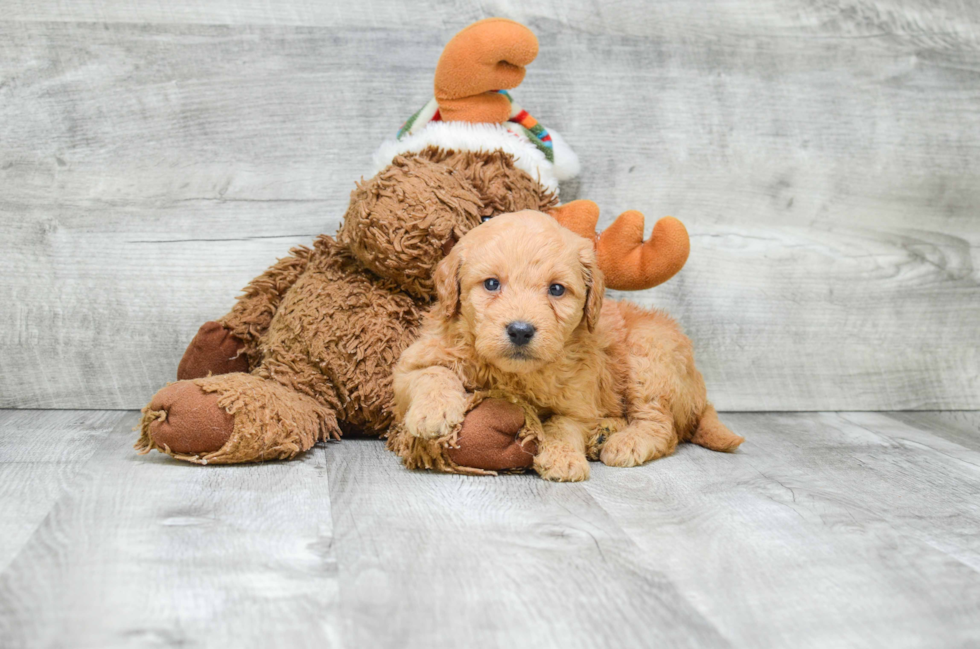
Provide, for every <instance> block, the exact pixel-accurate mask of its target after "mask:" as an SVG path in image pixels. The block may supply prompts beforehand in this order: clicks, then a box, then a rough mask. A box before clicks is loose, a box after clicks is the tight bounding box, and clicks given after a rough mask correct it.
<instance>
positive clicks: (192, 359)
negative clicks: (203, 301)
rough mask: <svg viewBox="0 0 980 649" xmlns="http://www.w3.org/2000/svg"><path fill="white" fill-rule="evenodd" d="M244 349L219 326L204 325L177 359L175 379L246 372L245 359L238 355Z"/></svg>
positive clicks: (231, 335)
mask: <svg viewBox="0 0 980 649" xmlns="http://www.w3.org/2000/svg"><path fill="white" fill-rule="evenodd" d="M244 347H245V343H243V342H242V341H241V340H239V339H238V338H236V337H235V336H234V335H233V334H232V333H231V330H230V329H228V328H227V327H225V326H224V325H222V324H221V323H218V322H213V321H212V322H205V323H204V324H203V325H201V328H200V329H199V330H198V332H197V335H196V336H194V340H192V341H191V344H190V345H188V346H187V350H186V351H184V357H183V358H181V359H180V365H178V366H177V380H178V381H184V380H190V379H199V378H203V377H205V376H207V375H208V374H230V373H231V372H247V371H248V357H247V356H246V355H245V354H244V353H242V349H243V348H244Z"/></svg>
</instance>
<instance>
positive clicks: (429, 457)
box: [136, 18, 689, 473]
mask: <svg viewBox="0 0 980 649" xmlns="http://www.w3.org/2000/svg"><path fill="white" fill-rule="evenodd" d="M537 52H538V43H537V39H536V38H535V36H534V34H533V33H531V32H530V31H529V30H528V29H527V28H526V27H524V26H522V25H520V24H518V23H515V22H513V21H510V20H506V19H501V18H491V19H487V20H483V21H480V22H477V23H474V24H472V25H470V26H469V27H467V28H466V29H464V30H463V31H461V32H460V33H459V34H457V35H456V36H455V37H454V38H453V39H452V40H451V41H450V42H449V43H448V45H447V46H446V48H445V50H444V51H443V54H442V56H441V57H440V59H439V62H438V64H437V67H436V74H435V84H434V85H435V96H434V98H433V100H432V101H430V102H429V103H428V104H426V106H424V107H423V108H422V109H421V110H419V111H418V112H417V113H416V114H415V115H413V116H412V117H411V118H410V119H409V120H408V121H407V122H406V123H405V125H404V126H403V127H402V128H401V130H400V131H399V132H398V136H397V138H396V139H394V140H392V141H389V142H386V143H385V144H383V145H382V147H381V148H380V149H379V151H378V152H377V154H376V155H375V165H376V167H377V168H376V174H375V175H374V176H373V177H372V178H370V179H369V180H367V181H363V180H362V182H360V183H358V184H357V186H356V188H355V189H354V190H353V192H352V193H351V200H350V206H349V207H348V209H347V212H346V214H345V215H344V220H343V224H342V225H341V227H340V229H339V231H338V232H337V234H336V237H331V236H327V235H320V236H319V237H318V238H317V239H316V240H315V242H314V244H313V247H312V249H311V248H307V247H297V248H294V249H293V250H292V251H290V254H289V256H287V257H285V258H283V259H280V260H279V261H278V262H276V263H275V264H274V265H273V266H272V267H271V268H269V269H268V270H266V271H265V272H264V273H262V274H261V275H260V276H259V277H257V278H255V279H254V280H252V281H251V282H250V283H249V285H248V286H247V287H246V288H245V290H244V292H243V294H242V295H241V296H240V297H239V298H238V300H237V302H236V304H235V306H234V307H233V308H232V310H231V312H230V313H228V314H226V315H225V316H224V317H222V318H221V319H219V320H218V321H216V322H207V323H205V324H204V325H203V326H202V327H201V329H200V331H198V333H197V335H196V336H195V338H194V340H193V341H192V342H191V343H190V345H189V347H188V348H187V351H186V352H185V353H184V356H183V359H182V360H181V362H180V365H179V367H178V369H177V378H178V381H177V382H175V383H171V384H169V385H167V386H166V387H164V388H163V389H161V390H160V391H159V392H157V393H156V394H155V395H154V396H153V398H152V399H151V401H150V403H149V404H148V405H147V406H146V407H145V408H144V409H143V417H142V420H141V422H140V438H139V441H138V442H137V444H136V449H137V450H138V451H140V452H141V453H146V452H149V451H150V450H152V449H157V450H160V451H162V452H164V453H169V454H170V455H172V456H173V457H175V458H178V459H181V460H186V461H188V462H194V463H198V464H229V463H236V462H254V461H260V460H272V459H289V458H292V457H295V456H296V455H297V454H298V453H301V452H303V451H306V450H307V449H309V448H311V447H312V446H313V445H314V444H315V443H316V442H318V441H322V440H328V439H340V437H341V436H342V435H343V434H345V433H347V434H350V433H362V434H365V435H371V436H379V437H380V436H384V435H386V433H387V431H388V428H389V426H390V424H391V423H392V401H393V394H392V385H391V370H392V368H393V367H394V365H395V363H396V361H397V359H398V357H399V355H400V354H401V352H402V350H404V349H405V348H406V347H408V345H409V344H410V343H411V342H412V341H413V340H414V337H415V336H416V333H417V331H418V328H419V325H420V322H421V318H422V315H423V314H424V313H425V311H426V310H427V309H428V308H429V307H430V305H431V303H432V301H433V300H434V299H435V290H434V286H433V282H432V273H433V271H434V269H435V267H436V264H437V263H438V262H439V261H440V260H441V259H442V258H443V257H444V256H445V255H446V254H447V253H448V252H449V250H450V249H451V248H452V246H453V244H454V243H455V242H456V241H457V240H458V239H459V238H460V237H462V236H463V235H464V234H465V233H466V232H467V231H469V230H470V229H472V228H474V227H476V226H478V225H479V224H480V223H481V221H483V220H485V219H488V218H492V217H494V216H496V215H498V214H502V213H507V212H516V211H519V210H527V209H529V210H538V211H545V212H549V213H551V214H552V215H553V216H554V217H555V218H557V219H558V220H559V221H560V222H562V223H563V224H564V225H566V226H567V227H569V228H571V229H573V230H575V231H576V232H578V233H580V234H582V235H583V236H587V237H592V238H593V239H594V240H595V241H596V246H597V250H598V256H599V263H600V267H601V268H602V270H603V272H604V274H605V276H606V284H607V285H608V286H610V287H612V288H618V289H626V290H633V289H642V288H648V287H651V286H654V285H656V284H659V283H661V282H663V281H666V280H667V279H669V278H670V277H671V276H672V275H673V274H674V273H676V272H677V271H678V270H680V268H681V267H682V266H683V265H684V263H685V261H686V260H687V254H688V249H689V241H688V236H687V232H686V230H685V229H684V226H683V225H682V224H681V223H680V222H679V221H677V220H675V219H671V218H669V217H668V218H665V219H661V220H660V221H659V222H658V223H657V225H656V227H655V228H654V232H653V235H652V237H651V238H650V239H649V240H648V241H646V242H644V241H643V216H642V215H641V214H639V213H638V212H627V213H625V214H623V215H622V216H620V217H619V218H618V219H617V220H616V222H615V223H613V225H612V226H610V228H608V229H607V230H606V231H605V232H604V233H603V234H602V236H597V235H596V234H595V227H596V223H597V221H598V208H597V207H596V206H595V204H594V203H591V202H589V201H573V202H571V203H568V204H566V205H563V206H558V182H559V181H560V180H564V179H567V178H570V177H572V176H573V175H575V174H576V173H577V172H578V161H577V158H576V157H575V154H574V153H573V152H572V151H571V149H569V148H568V147H567V145H565V143H564V142H563V141H562V140H561V138H560V137H559V136H558V135H557V134H556V133H555V132H554V131H551V132H549V131H548V130H547V129H545V128H544V127H543V126H542V125H540V124H539V123H537V121H536V120H534V118H532V117H531V116H530V115H528V114H527V112H526V111H524V110H522V109H521V108H520V107H519V106H518V105H517V104H516V103H515V102H514V100H513V98H512V97H511V96H510V95H509V93H507V92H506V90H508V89H512V88H515V87H517V86H518V85H519V84H520V83H521V81H522V80H523V79H524V73H525V66H526V65H528V64H529V63H531V61H533V60H534V58H535V57H536V56H537ZM477 404H478V405H477ZM474 406H475V407H474V408H473V409H472V410H470V412H469V413H468V414H467V416H466V418H465V420H464V422H463V424H462V426H461V428H460V429H459V430H458V431H457V434H455V435H454V436H453V438H452V440H451V441H446V442H444V443H443V445H442V446H441V447H440V448H438V449H437V450H436V451H435V452H428V453H426V454H424V457H422V456H419V454H418V453H417V449H415V450H413V449H412V448H411V444H402V445H400V446H399V447H398V448H395V450H396V452H399V454H401V455H402V456H403V459H404V460H405V462H406V464H407V465H409V466H413V467H427V468H433V469H439V470H443V471H451V472H458V473H492V472H496V471H518V470H523V469H526V468H528V467H530V466H531V464H532V459H533V453H534V448H533V443H527V444H522V443H521V441H519V440H520V439H522V438H523V436H522V435H520V433H521V431H522V428H523V427H524V426H525V418H524V410H523V408H522V405H521V404H520V403H516V402H512V401H510V400H507V399H499V398H489V399H483V400H474ZM420 457H422V459H419V458H420Z"/></svg>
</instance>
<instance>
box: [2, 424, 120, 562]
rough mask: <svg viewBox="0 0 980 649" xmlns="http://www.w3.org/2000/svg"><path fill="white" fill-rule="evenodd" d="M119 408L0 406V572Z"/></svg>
mask: <svg viewBox="0 0 980 649" xmlns="http://www.w3.org/2000/svg"><path fill="white" fill-rule="evenodd" d="M124 417H125V418H127V419H131V417H130V416H129V414H128V413H125V412H120V411H98V410H95V411H70V410H60V411H37V410H2V411H0V572H3V570H4V568H6V566H7V565H8V564H9V563H10V562H11V561H12V560H13V558H14V557H15V556H17V553H18V552H20V550H21V549H22V548H23V547H24V544H25V543H26V542H27V540H28V539H29V538H31V536H32V535H33V534H34V532H35V530H37V527H38V525H40V524H41V522H42V521H43V520H44V518H45V516H47V515H48V512H50V511H51V508H52V507H53V506H54V503H56V502H57V501H58V499H59V498H61V497H62V496H63V495H64V494H65V492H66V491H67V490H68V489H70V488H71V487H72V486H73V484H74V482H75V479H76V477H77V476H78V473H79V471H80V470H81V467H82V466H84V464H85V462H86V461H87V460H88V459H89V458H90V457H92V455H93V454H94V453H95V451H96V450H97V449H98V448H99V446H100V445H101V442H102V440H103V439H104V438H105V437H106V436H107V435H108V434H109V432H110V431H111V430H113V429H114V428H115V427H116V425H117V424H118V423H119V422H120V421H121V420H122V419H123V418H124Z"/></svg>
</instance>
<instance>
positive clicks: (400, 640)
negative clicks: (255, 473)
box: [326, 440, 728, 647]
mask: <svg viewBox="0 0 980 649" xmlns="http://www.w3.org/2000/svg"><path fill="white" fill-rule="evenodd" d="M326 456H327V472H328V474H329V476H330V495H331V506H332V508H333V510H334V522H335V534H336V550H337V560H338V562H339V565H340V581H341V601H342V602H343V611H344V614H343V615H344V620H345V624H346V628H345V631H346V638H347V641H348V644H349V645H350V646H352V647H405V646H411V647H458V646H461V645H466V646H470V643H474V645H473V646H498V647H532V646H534V647H622V646H631V647H634V646H635V647H639V646H670V647H725V646H728V643H727V641H725V639H724V638H723V637H722V636H721V635H719V634H718V633H717V631H716V630H715V628H714V627H713V626H712V625H710V624H707V623H706V622H705V620H704V619H703V618H702V617H701V616H700V615H699V614H697V613H696V612H695V611H694V609H693V607H692V606H691V605H690V603H689V602H688V601H687V599H686V598H685V597H684V595H683V594H682V593H679V592H678V591H677V590H676V589H674V587H673V585H672V584H671V583H669V582H668V581H667V580H665V579H663V576H662V575H661V574H660V572H659V570H658V569H657V567H656V565H655V564H656V561H652V560H651V558H650V557H646V556H644V555H643V554H642V553H640V552H638V551H637V547H636V545H635V544H634V543H633V542H632V541H631V540H630V539H629V538H628V537H627V536H626V535H625V534H623V533H622V530H620V529H619V527H618V526H617V525H616V524H615V523H614V522H613V521H612V520H611V519H610V518H609V516H608V515H607V514H606V512H605V511H603V510H602V508H601V507H599V506H597V505H596V503H595V501H593V500H592V498H591V497H589V496H588V494H587V493H586V491H585V490H584V489H583V488H582V486H581V485H568V484H563V485H558V484H552V483H548V482H545V481H543V480H540V479H539V478H537V476H529V475H524V476H508V477H505V478H504V479H502V480H494V479H489V480H487V479H482V478H472V477H461V476H451V475H433V474H426V473H417V472H409V471H407V470H405V469H404V468H403V467H402V466H401V464H400V462H398V461H397V458H396V457H395V456H394V455H393V454H392V453H389V452H388V451H386V450H385V449H384V445H383V444H381V443H380V442H377V441H375V440H349V441H345V442H340V443H336V444H330V445H328V446H327V448H326ZM379 611H385V615H384V623H383V624H379Z"/></svg>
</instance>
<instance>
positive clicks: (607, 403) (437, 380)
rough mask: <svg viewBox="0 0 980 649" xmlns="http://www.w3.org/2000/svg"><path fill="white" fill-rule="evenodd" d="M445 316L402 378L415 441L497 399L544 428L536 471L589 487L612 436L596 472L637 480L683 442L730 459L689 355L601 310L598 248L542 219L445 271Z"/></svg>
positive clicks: (481, 241)
mask: <svg viewBox="0 0 980 649" xmlns="http://www.w3.org/2000/svg"><path fill="white" fill-rule="evenodd" d="M435 282H436V288H437V291H438V296H439V303H438V304H437V305H436V306H435V307H434V308H433V310H432V311H431V312H430V313H429V314H428V315H427V316H426V319H425V320H424V322H423V325H422V332H421V337H420V338H419V339H418V340H417V341H416V342H415V343H414V344H413V345H412V346H410V347H409V348H408V349H406V350H405V352H404V353H403V354H402V356H401V359H400V360H399V362H398V366H397V367H396V369H395V373H394V387H395V408H396V416H397V417H398V419H399V420H400V421H401V422H402V423H403V424H404V426H405V427H406V428H407V429H408V431H409V432H410V433H411V434H413V435H418V436H421V437H424V438H429V439H434V438H439V437H444V436H447V435H449V434H450V433H452V431H453V430H454V428H455V427H456V426H457V425H459V424H460V422H462V421H463V416H464V415H465V414H466V404H467V392H468V391H476V390H488V389H496V390H502V391H504V392H507V393H510V394H513V395H516V396H520V397H521V398H523V399H524V400H526V401H527V402H529V403H530V404H532V405H533V406H534V407H535V408H536V409H537V410H538V413H539V415H540V417H541V419H542V421H543V422H544V427H543V428H544V432H543V434H542V436H541V438H540V439H539V440H538V453H537V455H536V456H535V459H534V468H535V469H536V470H537V472H538V473H539V474H540V475H541V477H543V478H547V479H549V480H585V479H586V478H588V476H589V463H588V459H587V457H586V445H587V443H588V441H589V439H590V438H591V437H593V436H594V435H596V434H597V431H598V429H599V427H600V426H602V427H603V428H605V429H606V430H610V429H611V430H612V431H613V432H612V434H610V435H609V436H608V438H607V439H606V440H605V443H604V444H603V446H602V451H601V454H600V459H601V460H602V461H603V462H604V463H605V464H608V465H611V466H636V465H639V464H643V463H644V462H648V461H650V460H653V459H656V458H658V457H662V456H664V455H668V454H670V453H671V452H672V451H673V450H674V448H675V447H676V446H677V443H678V442H683V441H690V442H694V443H695V444H700V445H701V446H704V447H707V448H710V449H714V450H718V451H730V450H733V449H735V448H736V447H737V446H738V445H739V444H741V443H742V441H743V439H742V438H741V437H739V436H738V435H735V434H734V433H732V432H731V431H730V430H728V429H727V428H725V426H724V425H723V424H722V423H721V422H720V421H718V415H717V413H716V412H715V409H714V408H713V407H712V406H711V405H710V404H709V403H708V400H707V395H706V393H705V387H704V380H703V379H702V378H701V373H700V372H698V371H697V369H696V368H695V367H694V353H693V350H692V348H691V341H690V340H689V339H688V338H687V337H686V336H685V335H684V334H683V333H681V331H680V328H679V327H678V326H677V324H676V323H675V322H674V321H673V320H671V319H670V318H669V317H668V316H666V315H665V314H663V313H659V312H655V311H648V310H645V309H642V308H640V307H638V306H636V305H633V304H630V303H629V302H615V301H612V300H606V301H605V303H603V292H604V287H603V283H602V274H601V272H600V271H599V270H598V269H597V268H596V258H595V252H594V251H593V245H592V242H590V241H588V240H586V239H584V238H582V237H580V236H578V235H576V234H574V233H573V232H571V231H570V230H567V229H565V228H563V227H562V226H561V225H559V224H558V223H557V222H556V221H555V220H554V219H553V218H551V217H550V216H547V215H545V214H542V213H540V212H532V211H524V212H518V213H515V214H505V215H502V216H498V217H496V218H494V219H492V220H490V221H488V222H487V223H484V224H483V225H480V226H478V227H476V228H474V229H473V230H471V231H470V232H469V233H468V234H466V235H465V236H464V237H463V238H462V239H461V240H460V241H459V243H458V244H456V246H455V248H453V250H452V252H451V253H450V254H449V256H447V257H446V258H445V259H444V260H443V261H442V262H441V263H440V264H439V266H438V267H437V269H436V273H435Z"/></svg>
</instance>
